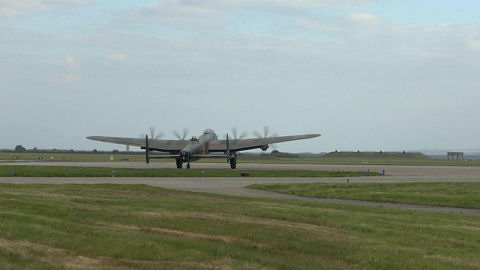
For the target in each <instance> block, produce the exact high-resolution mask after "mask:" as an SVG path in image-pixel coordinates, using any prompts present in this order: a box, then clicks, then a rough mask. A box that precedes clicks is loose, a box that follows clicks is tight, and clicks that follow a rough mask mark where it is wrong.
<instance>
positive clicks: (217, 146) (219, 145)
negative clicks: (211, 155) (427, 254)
mask: <svg viewBox="0 0 480 270" xmlns="http://www.w3.org/2000/svg"><path fill="white" fill-rule="evenodd" d="M318 136H320V134H306V135H295V136H282V137H268V138H258V139H243V140H235V139H231V140H230V139H229V140H228V141H229V144H230V151H242V150H250V149H255V148H260V147H262V146H265V145H269V144H274V143H281V142H288V141H296V140H305V139H311V138H315V137H318ZM208 150H209V151H210V152H224V151H227V141H226V140H218V141H215V142H211V143H210V144H209V145H208Z"/></svg>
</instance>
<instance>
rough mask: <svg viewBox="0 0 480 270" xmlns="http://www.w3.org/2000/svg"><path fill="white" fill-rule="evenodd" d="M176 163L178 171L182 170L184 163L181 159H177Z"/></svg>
mask: <svg viewBox="0 0 480 270" xmlns="http://www.w3.org/2000/svg"><path fill="white" fill-rule="evenodd" d="M176 162H177V169H181V168H182V167H183V162H182V160H181V159H179V158H177V159H176Z"/></svg>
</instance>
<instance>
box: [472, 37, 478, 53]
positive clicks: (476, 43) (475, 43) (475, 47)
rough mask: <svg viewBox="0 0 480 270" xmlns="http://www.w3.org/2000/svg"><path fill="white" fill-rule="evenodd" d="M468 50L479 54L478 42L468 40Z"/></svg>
mask: <svg viewBox="0 0 480 270" xmlns="http://www.w3.org/2000/svg"><path fill="white" fill-rule="evenodd" d="M470 48H471V49H472V50H474V51H476V52H480V40H479V39H477V40H470Z"/></svg>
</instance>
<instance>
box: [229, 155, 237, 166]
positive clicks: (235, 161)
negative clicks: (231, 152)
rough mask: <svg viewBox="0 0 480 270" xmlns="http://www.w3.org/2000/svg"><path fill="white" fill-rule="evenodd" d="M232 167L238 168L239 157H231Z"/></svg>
mask: <svg viewBox="0 0 480 270" xmlns="http://www.w3.org/2000/svg"><path fill="white" fill-rule="evenodd" d="M230 168H232V169H236V168H237V159H236V158H234V157H232V158H230Z"/></svg>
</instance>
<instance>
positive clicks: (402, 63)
mask: <svg viewBox="0 0 480 270" xmlns="http://www.w3.org/2000/svg"><path fill="white" fill-rule="evenodd" d="M478 14H480V2H479V1H473V0H472V1H462V0H459V1H446V0H416V1H413V0H401V1H396V0H351V1H350V0H263V1H253V0H222V1H213V0H198V1H193V0H163V1H151V0H137V1H127V0H112V1H109V0H103V1H95V0H22V1H18V0H0V148H6V149H13V148H14V147H15V145H17V144H22V145H23V146H25V147H27V148H33V147H38V148H42V149H44V148H45V149H46V148H57V149H71V148H73V149H84V150H91V149H101V150H112V149H120V150H122V149H124V148H123V147H121V146H115V145H110V144H104V143H100V142H93V141H89V140H87V139H86V138H85V137H87V136H91V135H104V136H121V137H138V136H139V134H142V133H143V134H144V133H146V132H148V129H149V127H151V126H154V127H155V128H156V130H157V131H162V132H163V133H164V134H165V137H164V138H165V139H173V138H174V136H173V135H172V131H174V130H182V129H183V128H188V129H189V131H190V133H189V135H190V136H193V135H200V134H201V133H202V131H203V130H205V129H207V128H211V129H214V130H215V131H216V132H217V133H218V134H219V135H220V136H222V135H224V134H226V133H227V132H229V133H230V134H231V128H232V127H235V128H237V129H238V130H239V131H246V132H247V133H248V134H249V135H250V137H252V136H253V132H254V131H262V130H263V127H264V126H268V127H270V130H272V133H276V134H278V135H295V134H304V133H320V134H322V137H320V138H316V139H312V140H306V141H298V142H289V143H284V144H278V145H277V147H278V150H280V151H289V152H315V153H318V152H330V151H334V150H338V151H350V150H351V151H357V150H360V151H380V150H383V151H402V150H407V151H408V150H414V149H433V148H440V149H480V140H479V138H480V125H479V121H478V120H479V115H480V114H479V112H480V106H479V104H480V88H479V86H480V75H479V74H480V17H479V16H478Z"/></svg>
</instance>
